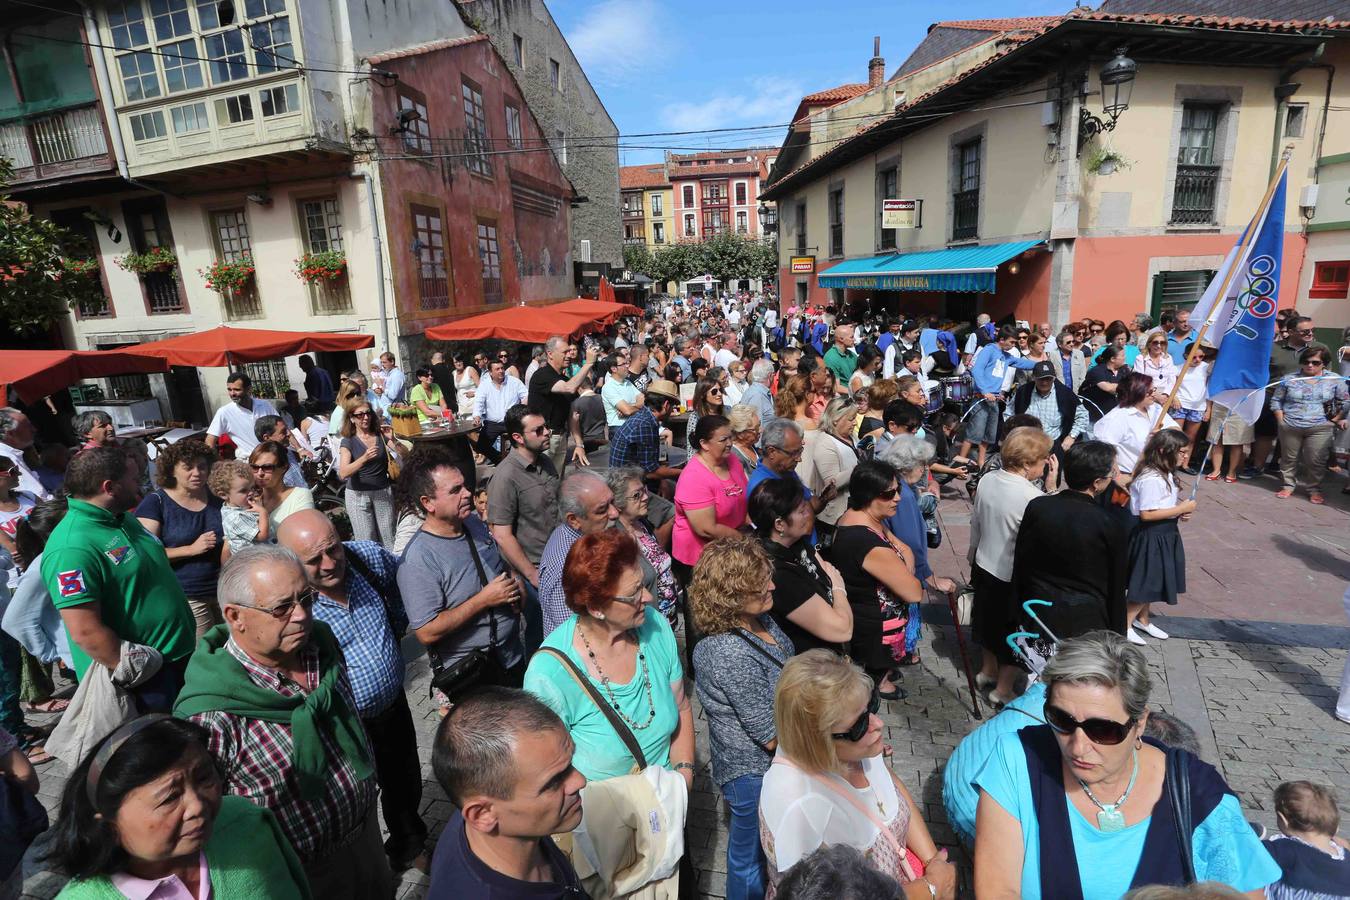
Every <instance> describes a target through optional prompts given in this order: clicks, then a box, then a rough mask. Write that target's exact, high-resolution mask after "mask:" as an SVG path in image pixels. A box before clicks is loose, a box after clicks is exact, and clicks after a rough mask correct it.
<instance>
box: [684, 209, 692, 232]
mask: <svg viewBox="0 0 1350 900" xmlns="http://www.w3.org/2000/svg"><path fill="white" fill-rule="evenodd" d="M684 236H685V237H693V236H694V214H693V213H689V214H688V215H686V216H685V217H684Z"/></svg>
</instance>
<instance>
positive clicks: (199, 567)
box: [136, 490, 225, 597]
mask: <svg viewBox="0 0 1350 900" xmlns="http://www.w3.org/2000/svg"><path fill="white" fill-rule="evenodd" d="M221 504H222V501H221V499H220V498H219V497H216V496H214V495H208V496H207V498H206V506H204V507H203V508H202V509H199V510H196V511H195V512H194V511H193V510H190V509H185V508H183V507H181V506H179V505H178V504H177V503H175V502H174V501H173V498H172V497H170V496H169V495H168V494H166V493H165V492H164V491H162V490H161V491H153V492H151V493H149V494H146V495H145V498H144V499H143V500H141V505H140V506H138V507H136V518H138V519H153V520H154V521H156V522H158V523H159V542H160V543H161V544H163V545H164V546H165V547H186V546H187V545H189V544H191V543H192V542H193V541H195V540H197V538H199V537H201V536H202V535H203V534H205V533H206V532H208V531H214V532H215V533H216V537H217V538H218V539H219V540H220V541H221V542H223V541H224V539H225V526H224V525H223V524H222V523H221V521H220V507H221ZM169 565H170V566H172V567H173V574H174V575H176V576H178V583H179V584H181V585H182V586H183V593H184V594H187V595H188V596H189V597H214V596H215V595H216V576H218V575H219V574H220V543H217V544H216V546H215V549H212V550H208V551H206V552H205V553H200V554H198V555H197V556H186V557H180V558H179V559H175V560H172V561H170V563H169Z"/></svg>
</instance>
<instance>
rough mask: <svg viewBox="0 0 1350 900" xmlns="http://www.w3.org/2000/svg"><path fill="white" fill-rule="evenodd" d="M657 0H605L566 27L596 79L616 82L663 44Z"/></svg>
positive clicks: (588, 71) (638, 68) (570, 40)
mask: <svg viewBox="0 0 1350 900" xmlns="http://www.w3.org/2000/svg"><path fill="white" fill-rule="evenodd" d="M659 17H660V10H659V9H658V7H657V4H656V2H655V0H602V2H600V3H597V4H595V5H594V6H592V7H591V8H590V9H588V10H587V11H586V12H585V14H584V15H582V16H581V18H580V19H578V20H577V23H576V25H574V26H573V27H571V28H569V29H568V30H567V42H568V43H569V44H570V45H571V46H572V52H573V53H574V54H576V57H577V60H578V61H579V62H580V63H581V67H582V68H583V69H585V71H586V74H587V76H589V77H590V78H591V79H592V80H593V81H601V82H605V81H616V80H619V79H621V78H623V77H624V76H628V75H634V74H637V73H638V72H639V71H641V69H642V68H643V67H644V66H645V65H647V64H648V63H649V62H650V59H651V54H652V52H653V48H656V47H660V46H662V45H664V43H665V41H664V39H663V38H662V36H661V33H660V29H659V27H658V24H657V20H658V18H659Z"/></svg>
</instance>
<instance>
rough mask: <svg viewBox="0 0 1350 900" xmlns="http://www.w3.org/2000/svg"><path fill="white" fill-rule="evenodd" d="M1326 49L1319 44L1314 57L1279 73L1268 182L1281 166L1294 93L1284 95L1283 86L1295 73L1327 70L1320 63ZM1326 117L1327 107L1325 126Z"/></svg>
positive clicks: (1323, 117)
mask: <svg viewBox="0 0 1350 900" xmlns="http://www.w3.org/2000/svg"><path fill="white" fill-rule="evenodd" d="M1326 49H1327V45H1326V43H1325V42H1323V43H1321V44H1318V45H1317V49H1316V50H1314V51H1313V53H1312V56H1310V57H1308V59H1306V60H1304V61H1303V62H1296V63H1291V64H1290V66H1289V68H1287V69H1285V70H1283V71H1282V72H1280V73H1279V76H1278V80H1277V81H1276V83H1275V128H1274V133H1273V134H1271V136H1270V173H1269V174H1268V175H1267V176H1266V179H1267V180H1270V179H1271V178H1274V177H1275V169H1276V168H1277V167H1278V166H1279V164H1280V155H1281V153H1282V152H1283V147H1282V145H1281V143H1280V142H1281V140H1282V139H1283V137H1284V118H1285V113H1286V111H1287V110H1288V109H1289V96H1290V94H1291V93H1292V91H1291V92H1289V93H1283V92H1281V90H1280V88H1281V86H1283V85H1286V84H1288V83H1289V79H1290V78H1292V77H1294V73H1295V72H1299V71H1302V70H1303V69H1321V68H1325V67H1326V64H1325V63H1319V62H1318V60H1319V59H1321V58H1322V54H1323V53H1325V52H1326ZM1333 71H1334V67H1333ZM1330 103H1331V78H1330V76H1328V78H1327V104H1328V105H1330ZM1326 115H1327V110H1326V107H1325V106H1324V107H1322V122H1323V125H1324V126H1325V123H1326ZM1319 143H1320V139H1319ZM1318 155H1319V156H1320V155H1321V151H1320V149H1319V151H1318ZM1313 165H1314V166H1316V165H1317V158H1316V157H1314V159H1313ZM1313 180H1314V181H1316V180H1317V179H1316V178H1314V179H1313Z"/></svg>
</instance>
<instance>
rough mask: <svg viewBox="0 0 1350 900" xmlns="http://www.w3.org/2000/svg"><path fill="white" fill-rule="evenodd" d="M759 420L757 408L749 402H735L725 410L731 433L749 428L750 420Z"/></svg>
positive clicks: (738, 432) (737, 432) (739, 432)
mask: <svg viewBox="0 0 1350 900" xmlns="http://www.w3.org/2000/svg"><path fill="white" fill-rule="evenodd" d="M758 421H759V410H758V409H756V408H755V407H753V406H751V405H750V404H749V403H737V404H736V405H735V406H733V407H732V408H731V409H730V410H729V411H728V412H727V424H728V425H730V426H731V433H732V434H741V433H742V432H745V431H748V430H749V429H750V428H751V423H752V422H758Z"/></svg>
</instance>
